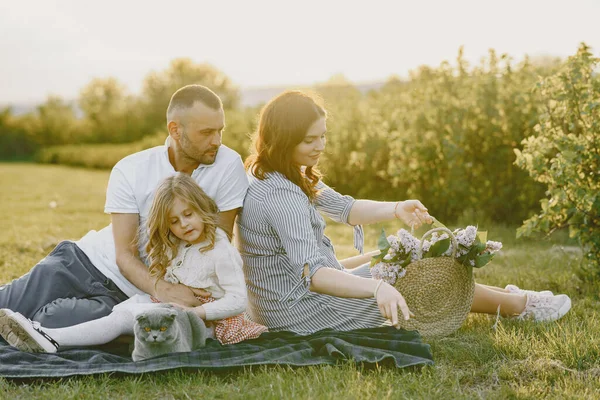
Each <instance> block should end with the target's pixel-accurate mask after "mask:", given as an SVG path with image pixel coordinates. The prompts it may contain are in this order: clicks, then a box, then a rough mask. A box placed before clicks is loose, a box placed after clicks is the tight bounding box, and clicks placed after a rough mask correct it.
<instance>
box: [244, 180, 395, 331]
mask: <svg viewBox="0 0 600 400" xmlns="http://www.w3.org/2000/svg"><path fill="white" fill-rule="evenodd" d="M317 188H318V189H320V192H319V195H318V196H317V199H316V201H315V202H314V203H311V202H310V201H309V199H308V197H307V196H306V195H305V194H304V192H302V190H301V189H300V187H298V186H297V185H295V184H293V183H292V182H291V181H289V180H288V179H287V178H285V176H284V175H282V174H280V173H271V174H267V177H266V179H264V180H259V179H256V178H254V177H252V176H251V177H250V187H249V189H248V192H247V194H246V198H245V200H244V207H243V209H242V212H241V214H240V215H239V216H238V219H237V229H238V236H239V237H238V242H239V243H238V247H239V250H240V253H241V255H242V259H243V260H244V274H245V276H246V283H247V287H248V299H249V307H248V310H247V312H248V314H249V315H250V316H251V318H252V319H253V320H254V321H256V322H258V323H260V324H263V325H265V326H267V327H268V328H269V330H271V331H282V330H286V331H292V332H296V333H298V334H301V335H307V334H310V333H313V332H317V331H320V330H322V329H326V328H332V329H336V330H342V331H347V330H353V329H362V328H370V327H377V326H381V325H382V324H383V323H384V322H385V319H384V318H383V317H382V316H381V314H380V313H379V308H378V307H377V304H376V302H375V299H372V298H371V299H342V298H337V297H332V296H328V295H323V294H318V293H313V292H311V291H309V290H308V286H309V284H310V277H311V276H312V275H313V274H314V273H315V272H316V271H318V270H319V269H320V268H334V269H338V270H344V268H343V267H342V266H341V265H340V263H339V262H338V261H337V259H336V257H335V250H334V247H333V245H332V244H331V241H330V240H329V238H328V237H327V236H325V235H324V229H325V221H324V219H323V217H322V216H321V214H320V213H323V214H324V215H325V216H327V217H329V218H331V219H333V220H334V221H337V222H341V223H345V224H347V223H348V215H349V214H350V210H351V209H352V205H353V204H354V201H355V200H354V199H353V198H352V197H350V196H342V195H341V194H339V193H337V192H336V191H335V190H333V189H331V188H330V187H328V186H327V185H325V184H324V183H322V182H320V183H319V185H318V186H317ZM356 242H359V243H356ZM355 244H358V245H360V246H358V247H360V248H361V249H362V228H361V227H355ZM305 265H308V272H309V274H308V276H306V277H303V274H304V266H305ZM350 273H353V274H358V275H360V276H363V277H367V278H370V277H371V275H370V272H369V269H368V265H365V266H362V267H359V268H357V269H355V270H352V271H351V272H350Z"/></svg>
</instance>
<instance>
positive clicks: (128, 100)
mask: <svg viewBox="0 0 600 400" xmlns="http://www.w3.org/2000/svg"><path fill="white" fill-rule="evenodd" d="M79 107H80V108H81V110H82V111H83V114H84V124H86V125H87V126H86V130H87V132H86V138H85V139H84V140H85V141H88V142H96V143H102V142H104V143H113V142H132V141H135V140H137V139H139V138H141V137H142V136H144V135H145V134H146V133H148V132H146V131H145V130H144V127H143V126H142V124H141V123H140V109H139V108H140V105H139V104H138V101H136V100H135V99H134V98H133V97H132V96H130V95H129V94H128V93H127V89H126V88H125V86H124V85H122V84H121V83H119V82H118V81H117V80H116V79H115V78H105V79H93V80H92V81H91V82H90V83H89V84H88V85H87V86H85V87H84V88H83V89H82V90H81V92H80V95H79Z"/></svg>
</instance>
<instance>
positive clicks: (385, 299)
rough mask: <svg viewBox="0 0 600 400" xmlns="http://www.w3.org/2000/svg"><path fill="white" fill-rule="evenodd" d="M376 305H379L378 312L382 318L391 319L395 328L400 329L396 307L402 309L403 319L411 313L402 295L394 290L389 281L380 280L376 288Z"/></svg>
mask: <svg viewBox="0 0 600 400" xmlns="http://www.w3.org/2000/svg"><path fill="white" fill-rule="evenodd" d="M375 300H377V305H378V306H379V312H380V313H381V315H382V316H383V317H384V318H387V319H389V320H391V321H392V325H393V326H394V327H396V328H397V329H400V326H399V325H398V308H400V311H402V315H404V319H405V320H408V319H409V318H410V316H411V315H412V313H411V312H410V310H409V309H408V305H406V300H404V297H402V295H401V294H400V292H398V291H397V290H396V288H395V287H393V286H392V285H390V284H389V283H386V282H382V283H381V285H380V286H379V289H378V290H377V297H376V298H375Z"/></svg>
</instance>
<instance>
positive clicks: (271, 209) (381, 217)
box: [237, 91, 571, 334]
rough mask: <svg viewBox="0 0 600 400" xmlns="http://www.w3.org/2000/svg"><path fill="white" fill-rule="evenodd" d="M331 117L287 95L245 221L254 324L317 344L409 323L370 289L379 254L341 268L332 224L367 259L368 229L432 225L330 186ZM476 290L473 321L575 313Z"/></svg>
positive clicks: (528, 298) (276, 112) (533, 299)
mask: <svg viewBox="0 0 600 400" xmlns="http://www.w3.org/2000/svg"><path fill="white" fill-rule="evenodd" d="M326 119H327V114H326V112H325V110H324V109H323V107H321V106H320V105H319V104H317V102H316V101H315V99H314V98H313V97H311V96H309V95H307V94H305V93H303V92H300V91H288V92H284V93H282V94H281V95H279V96H277V97H276V98H274V99H273V100H271V101H270V102H269V103H268V104H267V105H265V107H264V108H263V109H262V111H261V114H260V120H259V125H258V128H257V135H256V139H255V147H256V148H255V153H254V154H253V155H252V156H250V157H249V158H248V160H246V168H247V170H248V173H249V176H250V177H249V179H250V187H249V189H248V193H247V194H246V198H245V200H244V207H243V210H242V213H241V214H240V215H239V217H238V224H237V226H238V234H239V241H240V243H239V246H240V252H241V254H242V258H243V260H244V273H245V275H246V283H247V286H248V295H249V302H250V304H249V308H248V312H249V314H250V316H251V317H252V319H253V320H254V321H256V322H258V323H260V324H263V325H266V326H267V327H268V328H269V330H272V331H278V330H289V331H293V332H296V333H299V334H310V333H313V332H316V331H319V330H322V329H325V328H332V329H336V330H351V329H360V328H368V327H376V326H380V325H381V324H383V323H384V322H385V321H386V320H388V319H389V320H391V322H392V324H393V325H394V326H398V311H401V313H402V316H403V318H405V319H408V318H410V310H409V309H408V307H407V305H406V301H405V300H404V298H403V297H402V294H401V293H399V292H398V291H397V290H396V289H395V288H394V287H393V286H391V285H389V284H387V283H385V282H382V281H376V280H373V279H371V275H370V273H369V268H368V264H365V265H363V266H361V267H360V268H355V269H353V270H351V271H349V270H347V269H349V268H354V267H356V266H357V265H359V264H360V263H366V262H368V261H369V258H370V257H371V256H372V255H373V254H375V253H376V252H372V253H369V254H365V255H364V256H359V257H353V258H352V259H349V260H343V261H338V260H337V259H336V257H335V252H334V249H333V246H332V245H331V241H330V240H329V238H327V237H326V236H325V235H324V234H323V231H324V228H325V221H324V220H323V217H322V216H321V214H320V213H319V211H320V212H322V213H324V214H325V215H326V216H328V217H329V218H331V219H333V220H335V221H337V222H342V223H346V224H349V225H353V226H354V229H355V247H357V248H358V249H360V250H361V249H362V229H361V227H360V226H361V225H362V224H371V223H379V222H384V221H390V220H393V219H399V220H401V221H402V222H404V223H405V224H407V225H408V226H414V227H415V228H416V227H419V226H420V225H421V224H423V223H431V222H432V218H431V216H430V215H429V214H428V212H427V208H425V206H423V204H421V202H420V201H418V200H405V201H398V202H379V201H370V200H354V199H353V198H352V197H350V196H342V195H340V194H339V193H337V192H335V191H334V190H333V189H331V188H329V187H328V186H327V185H325V184H324V183H323V182H322V181H321V174H320V173H319V171H318V170H317V168H316V165H317V163H318V161H319V157H320V155H321V154H322V152H323V151H324V149H325V142H326V132H327V128H326ZM510 289H511V290H512V291H513V292H510V291H509V290H507V289H501V288H492V287H488V286H484V285H476V289H475V298H474V301H473V306H472V309H471V311H472V312H484V313H496V312H497V309H498V306H500V311H501V313H502V314H503V315H518V316H521V317H529V318H533V319H536V320H556V319H558V318H560V317H562V316H563V315H564V314H565V313H566V312H567V311H568V310H569V308H570V304H571V303H570V300H569V298H568V297H567V296H565V295H558V296H554V295H552V294H551V293H549V292H546V293H543V294H540V293H537V292H532V291H523V290H520V289H518V288H516V287H514V286H512V285H510Z"/></svg>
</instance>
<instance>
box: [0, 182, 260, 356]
mask: <svg viewBox="0 0 600 400" xmlns="http://www.w3.org/2000/svg"><path fill="white" fill-rule="evenodd" d="M217 214H218V209H217V205H216V204H215V202H214V201H213V200H212V199H211V198H210V197H208V196H207V195H206V194H205V193H204V191H203V190H202V189H201V188H200V187H199V186H198V184H196V182H194V180H193V179H192V178H191V177H189V176H188V175H186V174H183V173H180V174H178V175H175V176H171V177H169V178H167V179H166V180H165V181H164V182H163V183H162V184H161V185H160V186H159V187H158V190H157V191H156V194H155V197H154V201H153V203H152V208H151V210H150V214H149V218H148V233H149V238H150V240H149V242H148V245H147V247H146V250H147V252H148V259H149V260H150V266H149V268H150V271H151V273H152V274H153V275H154V276H156V278H157V282H158V279H165V280H167V281H169V282H171V283H182V284H184V285H187V286H189V287H190V288H202V289H205V290H207V291H209V292H210V293H211V294H212V296H211V297H210V298H207V297H198V298H199V300H200V301H201V302H203V305H201V306H198V307H195V308H192V310H193V311H194V312H195V313H196V314H197V315H198V316H199V317H200V318H202V319H203V320H205V321H207V322H209V321H210V324H209V323H207V326H210V325H212V327H213V328H214V336H215V337H216V339H217V340H219V341H220V342H221V343H223V344H226V343H237V342H240V341H242V340H245V339H251V338H256V337H258V336H259V335H260V334H261V333H263V332H266V331H267V328H266V327H265V326H262V325H259V324H256V323H254V322H252V321H249V320H247V319H245V318H244V315H243V312H244V310H245V309H246V304H247V294H246V284H245V280H244V274H243V272H242V260H241V258H240V255H239V253H238V252H237V250H236V249H235V248H234V247H233V246H232V245H231V243H230V242H229V239H228V237H227V235H226V234H225V232H224V231H223V230H221V229H220V228H219V227H217V218H218V216H217ZM157 302H158V301H157V300H155V299H154V298H153V297H151V296H150V295H135V296H133V297H131V298H130V299H128V300H126V301H124V302H123V303H121V304H119V305H117V306H115V307H114V309H113V311H112V313H111V314H110V315H108V316H106V317H104V318H100V319H97V320H93V321H89V322H85V323H82V324H78V325H74V326H70V327H66V328H59V329H48V328H44V327H41V326H40V325H39V323H37V322H33V321H30V320H29V319H27V318H25V317H23V316H22V315H21V314H19V313H16V312H12V311H11V310H8V309H2V310H0V334H1V335H2V337H4V339H5V340H6V341H7V342H8V343H9V344H10V345H12V346H14V347H17V348H18V349H20V350H23V351H31V352H48V353H53V352H56V351H57V350H58V347H59V346H65V347H66V346H71V347H72V346H93V345H100V344H104V343H108V342H110V341H111V340H113V339H115V338H117V337H118V336H120V335H133V327H134V322H135V316H136V315H137V314H138V313H140V312H142V311H145V310H147V309H149V308H151V307H156V304H155V303H157Z"/></svg>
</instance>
